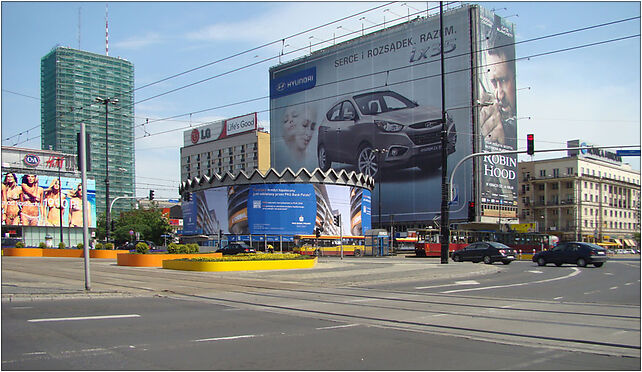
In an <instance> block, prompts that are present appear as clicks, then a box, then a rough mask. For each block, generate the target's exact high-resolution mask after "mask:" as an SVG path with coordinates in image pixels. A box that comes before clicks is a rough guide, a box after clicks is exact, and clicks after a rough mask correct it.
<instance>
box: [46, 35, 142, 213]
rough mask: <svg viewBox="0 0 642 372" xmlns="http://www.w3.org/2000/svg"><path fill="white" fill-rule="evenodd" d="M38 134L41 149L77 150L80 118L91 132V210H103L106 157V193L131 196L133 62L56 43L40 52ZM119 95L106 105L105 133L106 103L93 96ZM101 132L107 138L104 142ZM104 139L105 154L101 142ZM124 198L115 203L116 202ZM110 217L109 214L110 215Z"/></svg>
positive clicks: (132, 184)
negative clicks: (93, 190) (93, 207)
mask: <svg viewBox="0 0 642 372" xmlns="http://www.w3.org/2000/svg"><path fill="white" fill-rule="evenodd" d="M40 74H41V79H40V81H41V93H40V94H41V121H42V125H41V131H42V133H41V138H42V140H41V141H42V148H43V149H49V148H51V149H53V150H57V151H61V152H65V153H76V151H77V150H76V148H77V147H76V146H77V144H76V133H79V132H80V123H83V122H84V123H85V127H86V130H87V133H89V135H90V141H91V142H90V147H89V149H90V151H91V171H89V172H88V177H93V178H94V179H95V180H96V209H97V212H98V214H99V215H100V214H101V213H104V212H105V211H106V205H105V176H106V172H105V171H106V167H105V165H106V163H107V161H109V197H110V200H113V199H114V198H116V197H119V196H135V186H134V185H135V184H134V175H135V169H134V92H133V91H134V65H133V64H132V63H131V62H129V61H127V60H124V59H122V58H114V57H109V56H105V55H100V54H95V53H90V52H85V51H82V50H76V49H71V48H67V47H56V48H55V49H53V50H52V51H51V52H49V53H48V54H47V55H45V56H44V57H42V60H41V65H40ZM97 97H101V98H103V99H105V98H110V99H118V101H119V102H118V103H117V104H111V103H110V104H109V116H108V121H109V125H108V129H109V132H108V133H106V124H105V105H104V104H101V103H99V102H96V98H97ZM106 136H109V140H108V141H105V139H106ZM106 142H108V143H109V159H108V160H107V159H106V153H105V143H106ZM128 205H129V203H125V202H122V203H116V204H115V205H114V209H113V210H112V215H113V216H115V215H116V214H115V212H117V211H118V209H119V208H118V207H119V206H120V207H124V206H128ZM112 218H113V217H112Z"/></svg>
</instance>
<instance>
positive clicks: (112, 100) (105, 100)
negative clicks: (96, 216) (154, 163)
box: [96, 97, 118, 243]
mask: <svg viewBox="0 0 642 372" xmlns="http://www.w3.org/2000/svg"><path fill="white" fill-rule="evenodd" d="M96 102H98V103H101V104H103V105H105V210H106V214H107V216H106V219H105V220H106V224H105V240H106V241H107V243H109V235H110V234H109V233H110V230H111V229H110V226H109V223H110V220H111V211H110V209H111V208H110V207H109V104H110V103H111V104H112V105H115V104H117V103H118V99H117V98H109V97H107V98H100V97H96Z"/></svg>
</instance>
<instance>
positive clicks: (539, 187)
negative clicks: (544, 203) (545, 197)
mask: <svg viewBox="0 0 642 372" xmlns="http://www.w3.org/2000/svg"><path fill="white" fill-rule="evenodd" d="M537 188H538V189H539V190H540V191H544V184H543V183H540V184H539V185H537Z"/></svg>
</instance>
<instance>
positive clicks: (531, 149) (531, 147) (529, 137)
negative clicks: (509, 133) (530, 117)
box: [526, 134, 535, 156]
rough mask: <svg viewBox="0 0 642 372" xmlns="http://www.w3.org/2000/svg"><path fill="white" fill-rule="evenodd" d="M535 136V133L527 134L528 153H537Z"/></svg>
mask: <svg viewBox="0 0 642 372" xmlns="http://www.w3.org/2000/svg"><path fill="white" fill-rule="evenodd" d="M534 140H535V136H534V135H533V134H527V135H526V153H527V154H528V155H531V156H532V155H533V154H534V153H535V143H534Z"/></svg>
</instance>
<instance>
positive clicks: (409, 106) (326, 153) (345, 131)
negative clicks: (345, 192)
mask: <svg viewBox="0 0 642 372" xmlns="http://www.w3.org/2000/svg"><path fill="white" fill-rule="evenodd" d="M441 116H442V112H441V110H440V109H439V108H436V107H429V106H420V105H418V104H417V103H416V102H413V101H412V100H410V99H408V98H406V97H404V96H402V95H400V94H399V93H396V92H393V91H389V90H388V91H377V92H370V93H364V94H357V95H353V96H345V97H343V98H341V99H339V100H338V101H337V102H336V103H335V104H334V105H333V106H332V108H330V110H329V111H328V112H327V113H326V114H325V116H324V117H323V120H322V122H321V125H320V126H319V136H318V142H317V158H318V162H319V168H321V169H322V170H324V171H326V170H328V169H330V166H331V165H332V163H333V162H338V163H346V164H351V165H354V166H356V168H357V170H358V171H359V172H361V173H363V174H366V175H369V176H373V177H374V176H375V175H376V174H377V172H378V170H380V169H381V168H388V167H395V168H397V169H401V168H410V167H415V166H417V167H419V168H421V169H422V170H427V171H432V170H435V169H437V168H439V167H440V166H441V127H442V125H441ZM446 125H447V128H448V129H447V130H448V155H450V154H452V153H453V152H455V144H456V142H457V132H456V129H455V124H454V122H453V120H452V118H450V116H447V119H446ZM375 149H379V151H380V152H377V151H375Z"/></svg>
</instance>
